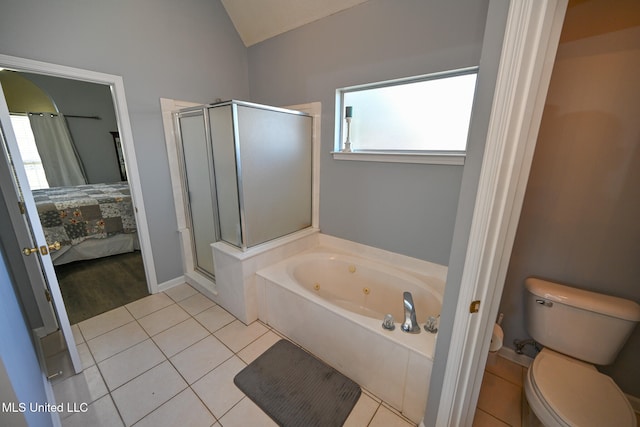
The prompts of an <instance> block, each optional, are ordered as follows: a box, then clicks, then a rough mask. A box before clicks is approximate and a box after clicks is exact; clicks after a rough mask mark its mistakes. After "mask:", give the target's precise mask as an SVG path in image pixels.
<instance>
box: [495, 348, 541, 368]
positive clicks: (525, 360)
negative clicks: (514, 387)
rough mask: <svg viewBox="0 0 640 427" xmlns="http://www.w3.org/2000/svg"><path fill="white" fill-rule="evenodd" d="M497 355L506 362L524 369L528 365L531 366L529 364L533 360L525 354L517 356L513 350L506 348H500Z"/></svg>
mask: <svg viewBox="0 0 640 427" xmlns="http://www.w3.org/2000/svg"><path fill="white" fill-rule="evenodd" d="M498 354H499V355H500V356H501V357H504V358H505V359H507V360H510V361H512V362H514V363H517V364H518V365H521V366H524V367H525V368H528V367H529V365H531V362H533V358H531V357H529V356H527V355H526V354H518V353H516V351H515V350H514V349H512V348H508V347H502V348H501V349H500V350H498Z"/></svg>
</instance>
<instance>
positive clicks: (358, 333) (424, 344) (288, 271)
mask: <svg viewBox="0 0 640 427" xmlns="http://www.w3.org/2000/svg"><path fill="white" fill-rule="evenodd" d="M351 246H353V244H352V245H351ZM366 248H369V247H366ZM351 249H353V248H351ZM369 252H371V251H369ZM373 252H374V255H375V256H372V257H369V256H361V255H362V253H367V251H356V252H348V251H344V250H343V249H342V248H335V247H334V248H332V247H324V246H320V247H317V248H314V249H312V250H310V251H307V252H304V253H301V254H299V255H295V256H293V257H290V258H288V259H286V260H284V261H282V262H279V263H277V264H275V265H273V266H270V267H267V268H265V269H262V270H259V271H258V272H257V279H256V285H257V292H258V317H259V318H260V320H262V321H263V322H265V323H267V324H269V325H270V326H272V327H273V328H274V329H276V330H277V331H279V332H280V333H282V334H283V335H285V336H286V337H288V338H289V339H291V340H292V341H294V342H296V343H297V344H299V345H301V346H302V347H304V348H305V349H307V350H308V351H310V352H311V353H313V354H314V355H316V356H317V357H319V358H320V359H322V360H324V361H325V362H326V363H328V364H329V365H331V366H333V367H334V368H336V369H337V370H339V371H341V372H342V373H344V374H345V375H347V376H348V377H349V378H351V379H353V380H354V381H356V382H357V383H358V384H360V385H361V386H362V387H363V388H364V389H366V390H369V391H370V392H371V393H373V394H374V395H376V396H377V397H379V398H381V399H382V400H384V401H385V402H387V403H389V404H390V405H391V406H393V407H394V408H395V409H397V410H398V411H400V412H402V414H403V415H405V416H406V417H407V418H409V419H411V420H412V421H414V422H415V423H416V424H417V423H419V422H420V421H421V419H422V417H423V415H424V409H425V406H426V401H427V392H428V387H429V380H430V377H431V368H432V365H433V353H434V348H435V342H436V337H437V334H432V333H429V332H426V331H425V330H424V328H422V330H421V332H420V333H419V334H410V333H406V332H403V331H401V329H400V325H401V323H402V322H403V320H404V309H403V295H402V294H403V292H404V291H409V292H411V294H412V296H413V300H414V304H415V307H416V314H417V318H418V322H419V324H420V326H421V327H422V326H424V323H425V322H426V320H427V318H428V317H429V316H437V315H439V314H440V309H441V306H442V295H443V292H444V283H445V277H446V267H443V266H439V265H436V264H432V263H428V262H425V261H420V260H416V259H413V258H409V257H404V256H402V255H397V254H390V253H383V252H382V251H379V250H374V251H373ZM369 255H370V254H369ZM389 260H391V262H392V263H393V264H391V263H390V261H389ZM385 314H392V315H393V317H394V319H395V326H396V328H395V330H393V331H389V330H386V329H383V328H382V320H383V318H384V316H385Z"/></svg>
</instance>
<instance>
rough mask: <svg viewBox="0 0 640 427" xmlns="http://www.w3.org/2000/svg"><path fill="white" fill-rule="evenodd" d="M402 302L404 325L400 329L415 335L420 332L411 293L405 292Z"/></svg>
mask: <svg viewBox="0 0 640 427" xmlns="http://www.w3.org/2000/svg"><path fill="white" fill-rule="evenodd" d="M403 302H404V323H403V324H402V326H401V329H402V330H403V331H405V332H409V333H411V334H417V333H419V332H420V325H418V321H417V320H416V307H415V306H414V305H413V297H412V296H411V292H405V293H404V294H403Z"/></svg>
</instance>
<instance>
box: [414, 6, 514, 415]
mask: <svg viewBox="0 0 640 427" xmlns="http://www.w3.org/2000/svg"><path fill="white" fill-rule="evenodd" d="M509 2H510V1H509V0H490V4H489V10H488V13H487V21H486V29H485V33H484V40H483V45H482V56H481V58H480V72H479V74H478V88H477V92H476V101H475V103H474V111H473V116H472V119H471V126H470V129H469V148H468V150H467V162H466V164H465V168H464V174H463V176H462V186H461V189H460V199H459V202H458V211H457V215H456V226H455V232H454V235H453V243H452V247H451V255H450V257H449V270H448V272H447V284H446V286H445V294H444V300H443V304H442V316H441V318H440V328H439V331H438V345H437V346H436V350H435V355H434V364H433V370H432V371H431V382H430V385H429V400H428V402H427V410H426V412H425V420H424V424H425V425H426V426H432V425H435V422H436V415H437V413H438V405H439V404H440V392H441V390H442V386H443V384H444V374H445V369H446V367H447V358H448V355H449V349H450V347H451V334H452V333H453V322H454V320H455V312H456V307H457V305H458V298H459V295H460V283H461V282H462V273H463V270H464V264H465V260H466V255H467V246H468V244H469V234H470V231H471V223H472V220H473V210H474V207H475V202H476V194H477V192H478V181H479V179H480V172H481V168H482V161H483V155H484V147H485V142H486V139H487V132H488V127H489V119H490V116H491V107H492V102H493V94H494V92H495V84H496V78H497V74H498V66H499V63H500V55H501V53H502V42H503V39H504V30H505V25H506V21H507V13H508V11H509Z"/></svg>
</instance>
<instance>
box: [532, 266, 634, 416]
mask: <svg viewBox="0 0 640 427" xmlns="http://www.w3.org/2000/svg"><path fill="white" fill-rule="evenodd" d="M525 288H526V292H525V323H526V327H527V332H528V333H529V335H530V336H531V337H532V338H533V339H534V340H535V341H536V342H537V343H539V344H540V345H542V346H544V348H543V350H542V351H541V352H540V353H538V355H537V356H536V357H535V359H534V360H533V363H532V364H531V366H530V367H529V371H528V372H527V377H526V379H525V387H524V388H525V395H526V398H527V402H528V404H529V407H530V408H531V412H532V413H533V414H534V415H535V417H537V420H536V419H535V417H534V419H533V420H532V421H533V423H531V424H532V425H540V424H539V423H542V424H543V425H544V426H547V427H552V426H578V427H590V426H594V427H600V426H616V427H623V426H629V427H636V418H635V413H634V411H633V408H632V407H631V404H630V403H629V401H628V400H627V398H626V396H625V395H624V393H623V392H622V391H621V390H620V388H618V386H617V385H616V384H615V382H614V381H613V379H611V378H609V377H608V376H606V375H604V374H602V373H600V372H599V371H598V370H597V369H596V368H595V365H610V364H611V363H613V362H614V361H615V359H616V357H617V355H618V353H619V352H620V350H621V349H622V347H623V346H624V344H625V342H626V341H627V339H628V338H629V336H630V335H631V333H632V332H633V330H634V328H635V327H636V325H637V324H638V322H640V305H639V304H637V303H636V302H635V301H631V300H627V299H623V298H619V297H615V296H611V295H604V294H600V293H595V292H591V291H587V290H584V289H579V288H575V287H571V286H566V285H563V284H560V283H554V282H549V281H546V280H543V279H538V278H533V277H529V278H527V279H526V280H525ZM536 423H537V424H536Z"/></svg>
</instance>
